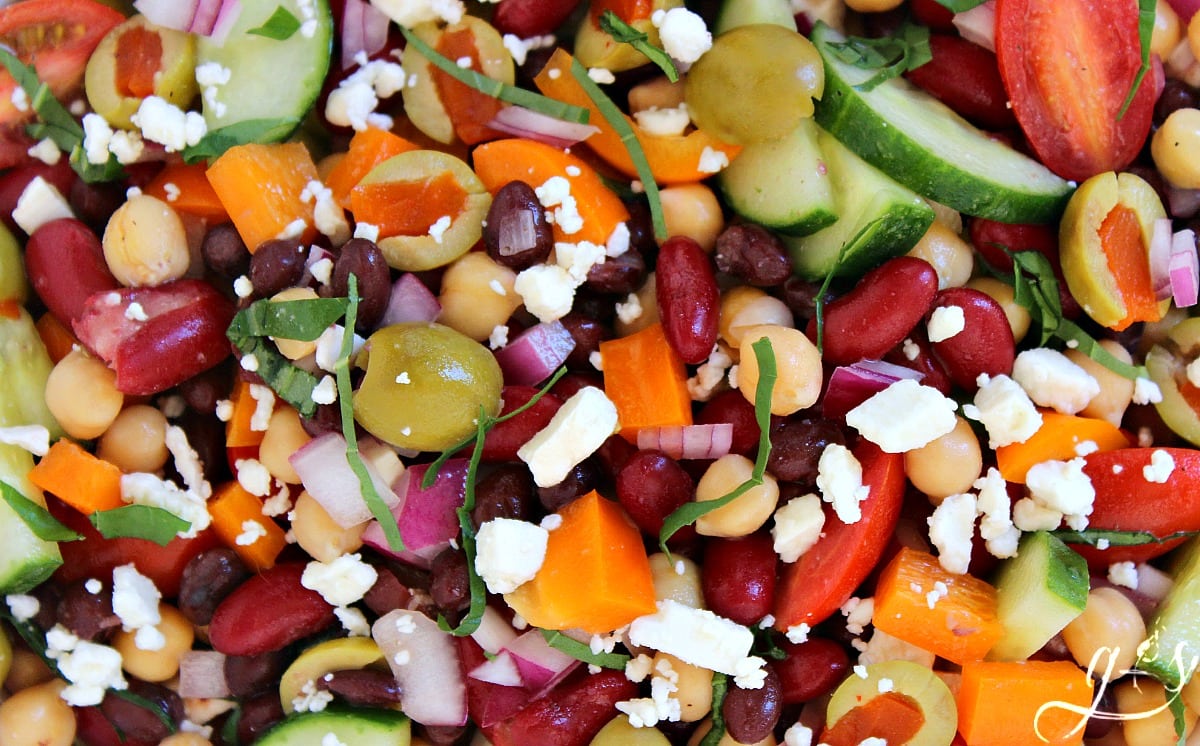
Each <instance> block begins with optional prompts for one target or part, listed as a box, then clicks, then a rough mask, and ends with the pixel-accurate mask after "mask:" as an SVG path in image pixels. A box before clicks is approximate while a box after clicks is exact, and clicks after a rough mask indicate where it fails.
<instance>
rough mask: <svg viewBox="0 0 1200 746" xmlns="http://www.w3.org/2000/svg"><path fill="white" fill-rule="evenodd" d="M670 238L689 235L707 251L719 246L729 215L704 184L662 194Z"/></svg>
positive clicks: (685, 186) (678, 188)
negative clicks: (723, 211)
mask: <svg viewBox="0 0 1200 746" xmlns="http://www.w3.org/2000/svg"><path fill="white" fill-rule="evenodd" d="M659 198H660V199H661V201H662V210H663V219H664V220H665V221H666V223H667V235H669V236H687V237H688V238H690V239H692V240H693V241H695V242H696V243H698V244H700V248H702V249H704V250H705V251H712V250H713V247H714V246H716V245H717V236H719V235H720V234H721V231H722V230H723V229H724V228H725V216H724V215H722V214H721V204H720V203H719V202H717V195H715V194H713V190H711V189H709V188H708V187H706V186H705V185H703V184H682V185H680V186H671V187H667V188H665V189H663V190H661V191H660V192H659Z"/></svg>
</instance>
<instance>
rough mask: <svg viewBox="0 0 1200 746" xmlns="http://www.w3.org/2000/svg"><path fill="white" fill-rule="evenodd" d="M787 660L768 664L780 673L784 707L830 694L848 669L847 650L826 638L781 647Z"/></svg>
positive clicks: (813, 638) (811, 638)
mask: <svg viewBox="0 0 1200 746" xmlns="http://www.w3.org/2000/svg"><path fill="white" fill-rule="evenodd" d="M780 647H782V648H783V650H784V652H785V653H787V657H785V658H784V659H783V660H777V661H771V667H772V668H774V669H775V672H776V673H778V674H779V683H780V688H781V690H782V693H783V702H784V704H789V705H792V704H799V703H801V702H807V701H809V700H810V699H816V698H817V697H820V696H822V695H825V694H828V693H829V692H831V691H833V688H834V687H835V686H837V685H838V684H839V683H840V682H841V681H842V679H844V678H845V677H846V673H847V672H848V671H849V669H850V657H849V656H848V655H847V654H846V648H844V647H842V645H841V644H839V643H837V642H834V641H833V640H830V639H829V638H826V637H810V638H808V639H807V640H805V641H804V642H802V643H799V644H797V643H793V642H783V643H781V644H780Z"/></svg>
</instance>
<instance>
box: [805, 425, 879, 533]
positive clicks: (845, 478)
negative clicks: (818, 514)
mask: <svg viewBox="0 0 1200 746" xmlns="http://www.w3.org/2000/svg"><path fill="white" fill-rule="evenodd" d="M817 489H819V490H820V491H821V499H822V500H824V501H825V502H827V503H830V504H831V505H833V512H834V513H836V514H837V517H838V520H840V521H841V522H842V523H845V524H851V523H858V521H859V520H860V519H861V518H862V509H861V507H860V505H859V504H860V503H861V502H862V501H863V500H866V499H867V497H868V496H869V495H870V488H868V487H867V486H866V485H864V484H863V483H862V464H860V463H858V459H857V458H855V457H854V454H853V453H851V452H850V449H849V448H846V446H844V445H841V444H839V443H830V444H829V445H827V446H825V450H823V451H821V458H820V459H818V461H817Z"/></svg>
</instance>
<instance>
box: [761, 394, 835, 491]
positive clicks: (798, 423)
mask: <svg viewBox="0 0 1200 746" xmlns="http://www.w3.org/2000/svg"><path fill="white" fill-rule="evenodd" d="M743 398H744V397H743ZM831 443H837V444H838V445H843V446H844V445H846V434H845V433H844V432H842V429H841V428H840V427H838V425H837V423H835V422H833V421H832V420H827V419H824V418H819V419H803V420H797V419H787V420H783V421H782V422H780V423H779V425H777V426H776V427H774V428H772V430H771V455H770V456H768V457H767V471H769V472H771V473H772V474H774V475H775V477H776V478H777V479H782V480H785V481H788V482H803V483H806V484H815V483H816V479H817V462H818V461H819V460H820V459H821V453H822V452H823V451H824V450H825V446H827V445H830V444H831Z"/></svg>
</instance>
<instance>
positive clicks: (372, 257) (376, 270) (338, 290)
mask: <svg viewBox="0 0 1200 746" xmlns="http://www.w3.org/2000/svg"><path fill="white" fill-rule="evenodd" d="M351 274H353V275H354V276H355V277H357V278H358V295H359V297H360V298H361V299H362V300H361V301H359V304H358V318H357V319H356V320H355V322H354V329H355V331H358V332H362V333H367V332H370V331H372V330H374V329H375V327H376V326H378V325H379V321H380V320H381V319H382V318H383V313H384V311H386V310H387V306H388V299H389V298H390V297H391V294H392V271H391V269H390V268H389V267H388V264H387V260H386V259H385V258H384V256H383V252H382V251H380V249H379V247H378V246H377V245H375V242H374V241H368V240H367V239H365V238H352V239H350V240H349V241H347V242H346V245H345V246H343V247H342V250H341V253H339V254H338V257H337V260H336V261H334V263H333V276H332V278H330V286H331V289H332V291H333V294H334V295H335V296H340V297H345V296H346V295H347V293H348V292H349V278H350V275H351Z"/></svg>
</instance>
